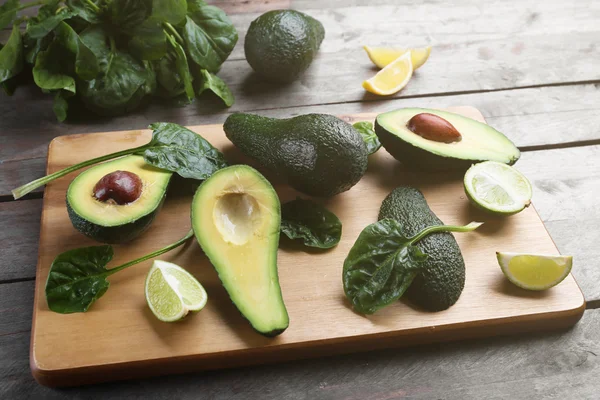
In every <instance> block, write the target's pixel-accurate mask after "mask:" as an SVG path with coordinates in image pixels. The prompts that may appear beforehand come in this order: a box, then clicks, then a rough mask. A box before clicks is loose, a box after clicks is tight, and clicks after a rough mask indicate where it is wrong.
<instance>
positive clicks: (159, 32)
mask: <svg viewBox="0 0 600 400" xmlns="http://www.w3.org/2000/svg"><path fill="white" fill-rule="evenodd" d="M128 47H129V51H130V52H131V54H133V55H134V56H135V57H137V58H139V59H140V60H151V61H154V60H160V59H162V58H163V57H164V56H165V54H167V35H166V34H165V31H164V30H163V27H162V26H161V24H160V22H157V21H154V20H153V19H152V18H149V19H147V20H146V21H144V23H143V24H141V25H140V26H138V27H137V28H136V29H135V31H134V32H133V37H132V38H131V39H130V40H129V45H128Z"/></svg>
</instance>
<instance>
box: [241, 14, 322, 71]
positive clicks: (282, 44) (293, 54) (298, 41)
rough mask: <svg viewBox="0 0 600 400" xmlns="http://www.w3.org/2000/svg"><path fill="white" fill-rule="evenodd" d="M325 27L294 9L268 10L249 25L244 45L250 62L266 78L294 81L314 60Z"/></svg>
mask: <svg viewBox="0 0 600 400" xmlns="http://www.w3.org/2000/svg"><path fill="white" fill-rule="evenodd" d="M324 37H325V29H324V28H323V25H322V24H321V23H320V22H319V21H317V20H316V19H314V18H313V17H311V16H309V15H306V14H304V13H301V12H299V11H295V10H275V11H269V12H267V13H265V14H263V15H261V16H260V17H258V18H257V19H255V20H254V21H252V23H251V24H250V28H249V29H248V33H247V34H246V39H245V43H244V51H245V53H246V59H247V60H248V63H249V64H250V66H251V67H252V69H254V71H256V72H257V73H258V74H259V75H261V76H262V77H263V78H264V79H266V80H270V81H275V82H291V81H293V80H295V79H297V78H298V77H299V76H300V74H302V73H303V72H304V71H305V70H306V69H307V68H308V66H309V65H310V63H311V62H312V61H313V59H314V58H315V55H316V53H317V51H318V50H319V47H320V46H321V42H322V41H323V38H324Z"/></svg>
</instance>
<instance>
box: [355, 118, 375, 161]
mask: <svg viewBox="0 0 600 400" xmlns="http://www.w3.org/2000/svg"><path fill="white" fill-rule="evenodd" d="M352 126H353V127H354V129H356V130H357V131H358V133H360V135H361V136H362V138H363V141H364V142H365V145H366V146H367V152H368V153H369V154H373V153H375V152H376V151H377V150H379V149H380V148H381V142H380V141H379V138H378V137H377V135H376V134H375V131H374V130H373V124H372V123H370V122H367V121H361V122H357V123H355V124H354V125H352Z"/></svg>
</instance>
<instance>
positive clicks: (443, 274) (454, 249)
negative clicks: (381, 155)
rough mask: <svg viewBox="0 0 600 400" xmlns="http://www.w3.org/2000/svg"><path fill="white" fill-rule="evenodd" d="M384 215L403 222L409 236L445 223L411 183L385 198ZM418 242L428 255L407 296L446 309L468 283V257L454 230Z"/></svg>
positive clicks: (432, 308)
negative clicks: (466, 260)
mask: <svg viewBox="0 0 600 400" xmlns="http://www.w3.org/2000/svg"><path fill="white" fill-rule="evenodd" d="M384 218H391V219H395V220H396V221H398V222H400V223H401V224H402V227H403V228H404V233H405V234H406V235H408V236H409V237H412V236H414V235H416V234H417V233H419V232H420V231H421V230H423V229H425V228H427V227H429V226H434V225H443V222H442V221H441V220H440V219H439V218H438V217H437V216H436V215H435V214H434V213H433V211H431V209H430V208H429V206H428V205H427V201H426V200H425V197H424V196H423V194H422V193H421V192H420V191H419V190H418V189H415V188H413V187H407V186H400V187H398V188H396V189H394V190H393V191H392V192H391V193H390V194H389V195H388V196H387V197H386V198H385V200H383V203H382V204H381V209H380V210H379V219H380V220H382V219H384ZM416 246H417V247H418V248H419V249H420V250H421V251H422V252H423V253H425V254H427V259H426V260H425V263H424V265H423V268H422V269H421V272H420V273H419V274H417V276H416V277H415V279H414V281H413V282H412V284H411V285H410V287H409V288H408V290H407V291H406V294H405V296H406V297H407V298H408V299H409V300H410V301H412V302H413V303H414V304H416V305H418V306H419V307H422V308H424V309H426V310H429V311H441V310H445V309H447V308H449V307H450V306H452V305H453V304H454V303H456V301H457V300H458V298H459V297H460V294H461V293H462V291H463V288H464V286H465V261H464V260H463V257H462V254H461V252H460V248H459V247H458V243H456V239H454V236H452V234H451V233H449V232H440V233H433V234H431V235H429V236H426V237H425V238H424V239H421V240H420V241H419V242H417V244H416Z"/></svg>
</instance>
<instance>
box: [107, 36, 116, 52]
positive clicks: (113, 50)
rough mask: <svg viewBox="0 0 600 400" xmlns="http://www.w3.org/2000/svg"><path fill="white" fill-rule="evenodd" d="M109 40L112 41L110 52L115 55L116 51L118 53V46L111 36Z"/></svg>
mask: <svg viewBox="0 0 600 400" xmlns="http://www.w3.org/2000/svg"><path fill="white" fill-rule="evenodd" d="M108 40H110V52H111V54H114V53H115V51H117V44H116V43H115V38H114V37H112V36H109V37H108Z"/></svg>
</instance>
